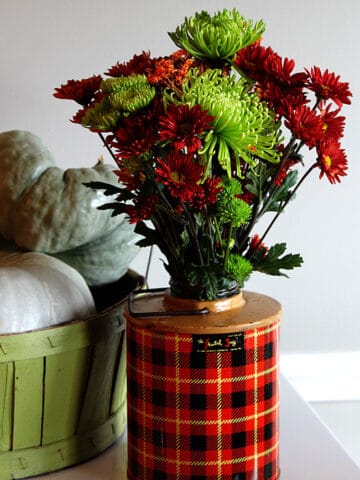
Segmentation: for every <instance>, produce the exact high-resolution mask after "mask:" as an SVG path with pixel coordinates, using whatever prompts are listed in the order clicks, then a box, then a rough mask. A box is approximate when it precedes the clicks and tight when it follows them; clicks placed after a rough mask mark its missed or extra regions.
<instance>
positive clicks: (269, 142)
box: [182, 69, 280, 177]
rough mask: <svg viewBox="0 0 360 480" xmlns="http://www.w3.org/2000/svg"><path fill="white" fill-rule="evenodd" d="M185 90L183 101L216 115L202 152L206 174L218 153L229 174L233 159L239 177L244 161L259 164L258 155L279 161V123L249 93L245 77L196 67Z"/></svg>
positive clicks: (252, 94) (232, 167)
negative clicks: (199, 69) (200, 69)
mask: <svg viewBox="0 0 360 480" xmlns="http://www.w3.org/2000/svg"><path fill="white" fill-rule="evenodd" d="M183 92H184V94H183V99H182V101H183V102H187V103H189V104H190V105H191V106H194V105H196V104H199V105H201V108H202V110H207V111H208V114H209V115H211V116H213V117H215V118H214V121H213V128H212V129H211V130H210V131H209V133H208V134H207V136H206V137H205V139H204V147H203V149H202V151H201V152H200V153H201V154H202V157H203V162H204V164H205V177H208V176H210V175H211V169H212V158H213V157H214V155H215V153H216V158H217V160H218V162H219V163H220V165H221V167H222V168H223V169H224V170H225V171H226V172H227V174H228V176H229V177H230V176H232V171H233V170H234V165H233V164H232V161H234V162H235V168H236V173H237V175H238V176H241V163H242V161H245V162H246V163H248V164H249V165H250V166H251V167H255V166H256V165H257V162H258V159H259V158H260V159H263V160H267V161H269V162H272V163H277V162H278V161H279V159H280V156H279V153H278V152H277V151H276V148H275V146H276V145H277V144H278V143H279V140H280V139H279V128H280V124H279V123H277V122H276V121H275V119H274V113H273V112H272V111H271V110H270V109H269V108H268V106H267V105H266V104H265V103H264V102H261V101H260V100H259V97H258V96H257V94H256V93H249V84H248V82H247V80H246V79H244V78H242V77H241V78H235V77H233V76H226V77H224V76H223V75H222V72H221V70H217V69H214V70H207V71H206V72H205V73H204V74H203V75H199V74H198V72H197V71H196V70H194V71H192V72H190V75H189V76H188V80H187V82H186V83H185V84H184V85H183Z"/></svg>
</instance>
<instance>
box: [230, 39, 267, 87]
mask: <svg viewBox="0 0 360 480" xmlns="http://www.w3.org/2000/svg"><path fill="white" fill-rule="evenodd" d="M273 53H274V51H273V49H272V48H271V47H267V48H265V47H263V46H262V45H260V44H258V43H254V44H253V45H250V46H248V47H245V48H242V49H241V50H239V52H238V53H237V56H236V58H235V61H234V63H235V64H236V65H237V66H238V67H239V68H240V70H241V71H242V72H244V73H245V74H246V75H247V76H248V77H249V78H251V79H252V80H262V79H264V77H265V76H266V75H267V69H266V68H265V65H266V60H267V59H268V58H269V57H270V56H271V55H272V54H273Z"/></svg>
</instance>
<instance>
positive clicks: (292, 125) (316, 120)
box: [285, 105, 323, 148]
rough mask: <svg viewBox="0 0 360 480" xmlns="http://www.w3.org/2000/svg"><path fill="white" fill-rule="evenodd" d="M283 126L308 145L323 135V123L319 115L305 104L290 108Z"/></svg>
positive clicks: (311, 144)
mask: <svg viewBox="0 0 360 480" xmlns="http://www.w3.org/2000/svg"><path fill="white" fill-rule="evenodd" d="M285 126H286V127H287V128H288V129H289V130H290V131H291V132H292V134H293V135H294V136H295V137H296V138H298V139H299V140H301V141H303V142H304V143H305V144H306V145H307V146H308V147H310V148H311V147H314V146H315V145H316V144H317V143H318V142H319V140H321V138H322V136H323V123H322V121H321V118H320V117H319V115H317V113H316V112H314V111H313V110H311V109H310V108H309V107H308V106H306V105H300V106H298V107H296V108H295V109H294V110H290V111H289V112H288V113H287V115H286V120H285Z"/></svg>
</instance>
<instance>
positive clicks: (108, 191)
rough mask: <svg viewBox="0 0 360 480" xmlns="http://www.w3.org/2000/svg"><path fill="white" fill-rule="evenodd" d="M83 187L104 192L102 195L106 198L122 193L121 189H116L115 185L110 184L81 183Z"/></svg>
mask: <svg viewBox="0 0 360 480" xmlns="http://www.w3.org/2000/svg"><path fill="white" fill-rule="evenodd" d="M83 185H85V187H89V188H92V189H94V190H104V192H103V193H104V195H106V196H110V195H116V194H119V193H121V192H122V191H123V188H121V187H118V186H116V185H111V184H110V183H105V182H86V183H83Z"/></svg>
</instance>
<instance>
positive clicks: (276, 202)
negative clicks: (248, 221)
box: [264, 170, 298, 213]
mask: <svg viewBox="0 0 360 480" xmlns="http://www.w3.org/2000/svg"><path fill="white" fill-rule="evenodd" d="M297 179H298V172H297V170H292V171H291V172H289V173H288V175H287V176H286V178H285V179H284V181H283V182H282V184H281V186H280V187H277V188H276V189H275V190H274V192H273V193H272V195H271V198H270V200H269V202H268V204H267V206H266V209H265V210H264V213H265V212H278V211H279V210H280V209H281V207H282V203H283V202H285V201H286V200H287V199H288V198H289V195H290V193H291V192H290V191H291V189H292V188H293V187H294V186H295V185H296V183H297Z"/></svg>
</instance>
